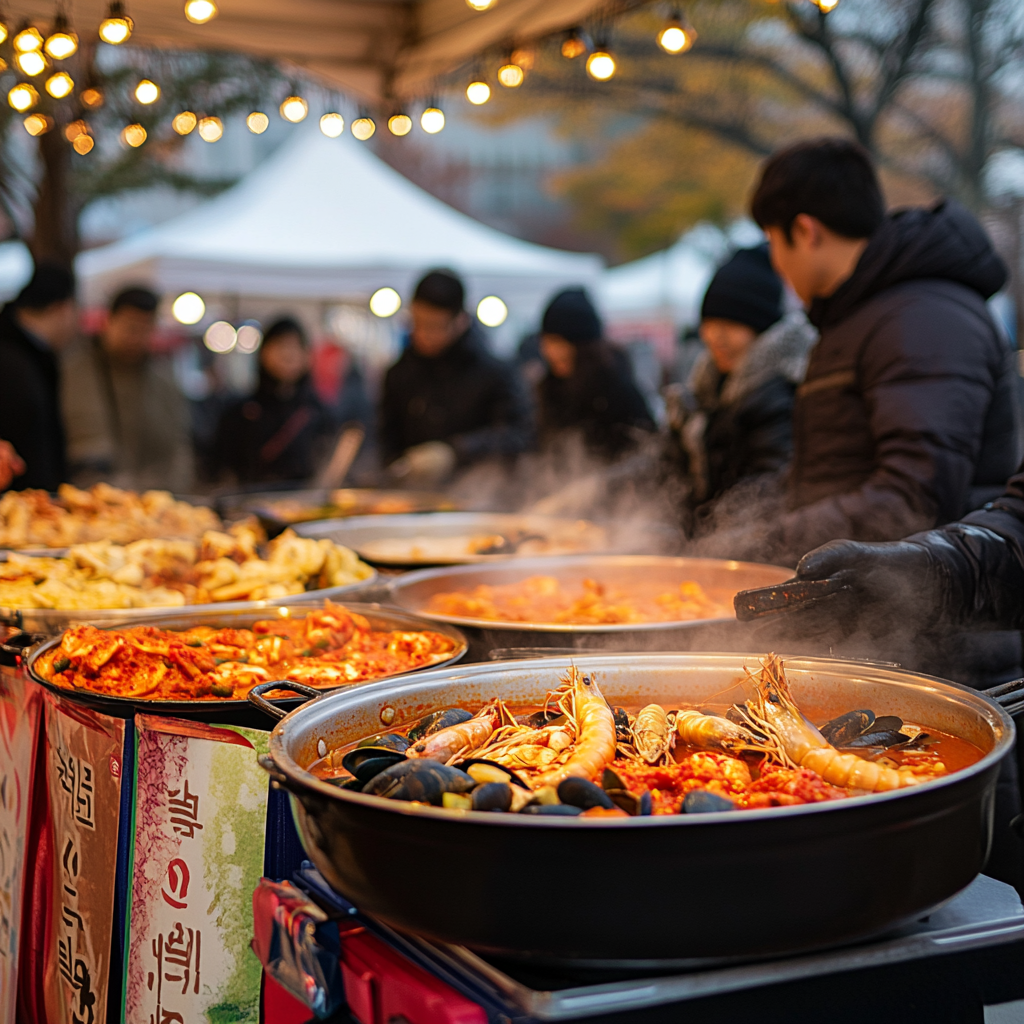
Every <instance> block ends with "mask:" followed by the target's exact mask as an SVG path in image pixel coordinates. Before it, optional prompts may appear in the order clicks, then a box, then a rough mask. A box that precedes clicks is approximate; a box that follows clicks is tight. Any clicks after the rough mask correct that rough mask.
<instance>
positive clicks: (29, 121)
mask: <svg viewBox="0 0 1024 1024" xmlns="http://www.w3.org/2000/svg"><path fill="white" fill-rule="evenodd" d="M22 123H23V124H24V125H25V131H27V132H28V133H29V135H42V134H44V133H45V132H48V131H49V130H50V129H51V128H52V127H53V118H52V117H47V116H46V115H45V114H29V115H28V117H26V118H25V120H24V121H23V122H22Z"/></svg>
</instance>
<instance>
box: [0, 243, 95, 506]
mask: <svg viewBox="0 0 1024 1024" xmlns="http://www.w3.org/2000/svg"><path fill="white" fill-rule="evenodd" d="M77 317H78V312H77V308H76V306H75V278H74V275H73V274H72V273H71V271H70V270H67V269H66V268H64V267H59V266H54V265H50V264H45V263H42V264H40V265H39V266H38V267H36V269H35V273H34V274H33V275H32V279H31V280H30V281H29V282H28V284H27V285H25V287H24V288H23V289H22V290H21V293H20V294H19V295H18V297H17V298H16V299H15V300H14V301H13V302H9V303H8V304H7V305H6V306H4V308H3V310H2V311H0V489H3V488H4V487H7V486H11V485H13V486H16V487H18V488H19V489H22V488H26V487H41V488H43V489H45V490H48V491H55V490H56V489H57V487H58V486H59V485H60V484H61V483H63V482H64V480H65V479H66V477H67V472H66V464H65V439H64V424H63V420H62V419H61V411H60V366H59V364H58V361H57V353H58V352H59V351H60V350H61V349H62V348H64V347H65V346H67V345H68V344H69V343H70V342H71V341H72V340H73V338H74V336H75V331H76V328H77ZM5 478H6V479H5Z"/></svg>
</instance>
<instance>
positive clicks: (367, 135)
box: [352, 116, 377, 142]
mask: <svg viewBox="0 0 1024 1024" xmlns="http://www.w3.org/2000/svg"><path fill="white" fill-rule="evenodd" d="M376 130H377V126H376V125H375V124H374V123H373V118H372V117H366V116H363V117H357V118H356V119H355V120H354V121H353V122H352V134H353V135H354V136H355V138H357V139H358V140H359V141H360V142H366V141H367V139H371V138H373V133H374V132H375V131H376Z"/></svg>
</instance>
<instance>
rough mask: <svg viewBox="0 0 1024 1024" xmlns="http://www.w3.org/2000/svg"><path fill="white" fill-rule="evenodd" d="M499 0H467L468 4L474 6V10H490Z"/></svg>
mask: <svg viewBox="0 0 1024 1024" xmlns="http://www.w3.org/2000/svg"><path fill="white" fill-rule="evenodd" d="M496 3H497V0H466V6H467V7H472V8H473V10H474V11H487V10H490V9H491V8H492V7H493V6H494V5H495V4H496Z"/></svg>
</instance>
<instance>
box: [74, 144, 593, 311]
mask: <svg viewBox="0 0 1024 1024" xmlns="http://www.w3.org/2000/svg"><path fill="white" fill-rule="evenodd" d="M157 260H159V261H164V262H171V263H175V264H178V265H179V266H181V265H191V266H192V267H193V268H196V267H202V268H205V271H204V273H205V275H206V276H204V278H203V282H204V283H205V285H206V286H207V287H209V288H211V289H215V290H223V291H236V292H241V291H243V290H248V291H250V293H251V289H252V288H253V287H257V288H260V287H263V286H262V285H260V284H258V283H254V282H258V281H259V280H260V279H262V280H265V281H268V282H273V285H269V284H268V285H267V287H273V286H278V287H281V286H283V293H289V294H306V295H310V296H315V295H318V294H324V293H325V289H326V290H327V291H326V294H328V295H329V294H331V292H332V291H333V292H334V293H335V294H336V293H337V289H338V286H339V280H340V275H339V272H340V271H346V270H348V271H374V272H376V273H378V274H379V272H380V271H388V270H392V271H399V272H408V273H414V272H418V271H421V270H422V269H424V268H426V267H430V266H450V267H453V268H454V269H457V270H461V271H463V272H466V273H469V274H472V275H474V276H475V277H476V278H477V279H480V278H503V279H507V278H521V279H532V280H537V279H543V280H550V281H552V282H556V281H563V282H564V281H567V280H582V281H586V280H591V279H593V278H594V276H595V275H596V274H597V273H598V272H599V270H600V268H601V261H600V258H599V257H597V256H592V255H584V254H578V253H569V252H562V251H560V250H557V249H549V248H546V247H544V246H540V245H533V244H531V243H529V242H523V241H521V240H519V239H517V238H512V237H511V236H509V235H505V234H503V233H502V232H500V231H496V230H494V229H493V228H489V227H486V226H485V225H483V224H480V223H479V222H477V221H475V220H473V219H472V218H471V217H467V216H466V215H465V214H462V213H459V212H458V211H456V210H453V209H452V208H451V207H450V206H447V205H446V204H445V203H443V202H441V201H440V200H439V199H436V198H434V197H433V196H431V195H430V194H429V193H427V192H424V191H423V190H422V189H420V188H418V187H417V186H416V185H414V184H413V183H412V182H410V181H409V180H408V179H406V178H404V177H403V176H402V175H401V174H399V173H398V172H397V171H395V170H393V169H392V168H391V167H389V166H388V165H387V164H386V163H384V162H383V161H382V160H380V159H379V158H378V157H376V156H374V155H373V153H372V152H371V151H370V150H369V149H368V148H366V146H365V145H364V144H362V143H359V142H356V141H354V140H350V139H348V138H346V137H342V138H340V139H328V138H326V137H325V136H324V135H322V134H321V133H320V132H319V131H317V130H316V129H315V128H307V129H303V130H300V131H299V132H297V133H296V134H295V136H294V138H293V140H292V141H290V142H288V143H286V144H285V145H283V146H281V147H280V148H279V149H278V150H277V152H275V153H274V154H273V155H272V156H271V157H270V158H269V159H267V160H266V161H264V162H263V163H262V164H261V165H260V166H259V167H257V168H256V169H255V170H254V171H252V172H251V173H250V174H248V175H247V176H246V177H245V178H243V179H242V181H241V182H239V183H238V184H237V185H235V186H234V187H233V188H231V189H229V190H227V191H226V192H224V193H222V194H221V195H220V196H218V197H216V198H214V199H211V200H209V201H207V202H205V203H203V204H201V205H200V206H198V207H196V208H195V209H193V210H191V211H189V212H188V213H186V214H183V215H182V216H179V217H176V218H173V219H172V220H169V221H166V222H165V223H163V224H160V225H158V226H156V227H154V228H149V229H147V230H145V231H142V232H139V233H138V234H137V235H133V236H131V237H129V238H127V239H124V240H122V241H119V242H115V243H113V244H111V245H108V246H104V247H102V248H98V249H92V250H88V251H86V252H84V253H82V254H81V255H80V256H79V257H78V269H79V273H80V274H81V276H82V277H83V279H85V282H86V283H87V284H88V282H89V280H90V279H98V278H99V279H104V280H109V279H111V278H114V277H117V276H119V273H123V272H125V271H127V270H128V269H129V268H132V267H139V266H141V265H144V264H146V263H147V262H148V263H152V262H153V261H157ZM192 273H193V277H194V276H196V271H195V270H194V269H193V271H192ZM218 278H219V280H218ZM349 279H350V280H351V275H349ZM239 282H243V283H244V286H245V287H244V288H243V287H241V286H240V285H239ZM367 286H369V284H368V285H367Z"/></svg>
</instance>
